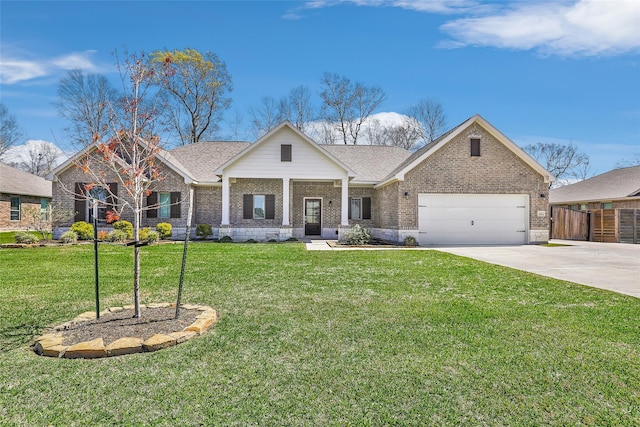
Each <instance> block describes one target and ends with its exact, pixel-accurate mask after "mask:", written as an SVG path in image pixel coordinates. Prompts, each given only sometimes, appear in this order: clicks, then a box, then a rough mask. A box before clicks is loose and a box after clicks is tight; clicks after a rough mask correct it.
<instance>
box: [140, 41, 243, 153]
mask: <svg viewBox="0 0 640 427" xmlns="http://www.w3.org/2000/svg"><path fill="white" fill-rule="evenodd" d="M149 64H150V66H151V67H152V69H153V70H154V74H153V82H154V84H156V85H157V86H158V87H159V88H160V94H161V96H162V98H163V100H164V101H165V103H166V108H165V109H164V119H165V121H166V124H168V125H170V127H171V128H172V129H173V130H174V131H175V132H176V134H177V135H178V137H179V138H180V141H181V143H182V144H183V145H186V144H190V143H194V142H198V141H201V140H203V139H206V138H210V137H212V136H213V135H214V134H215V133H216V132H217V131H218V130H219V122H220V121H221V120H222V115H223V113H224V111H225V110H227V109H228V108H229V107H230V106H231V98H228V97H227V93H228V92H230V91H231V90H232V89H233V87H232V83H231V75H230V74H229V73H228V72H227V66H226V65H225V63H224V62H222V61H221V60H220V59H219V58H218V56H217V55H215V54H214V53H211V52H206V53H205V54H204V55H203V54H202V53H200V52H199V51H197V50H196V49H191V48H186V49H184V50H177V49H176V50H157V51H154V52H152V53H151V54H150V61H149Z"/></svg>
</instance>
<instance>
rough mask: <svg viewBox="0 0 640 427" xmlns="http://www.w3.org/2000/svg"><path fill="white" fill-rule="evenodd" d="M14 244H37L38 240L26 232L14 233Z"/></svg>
mask: <svg viewBox="0 0 640 427" xmlns="http://www.w3.org/2000/svg"><path fill="white" fill-rule="evenodd" d="M15 239H16V243H28V244H32V243H37V242H38V238H37V237H36V236H34V235H33V234H31V233H29V232H28V231H16V234H15Z"/></svg>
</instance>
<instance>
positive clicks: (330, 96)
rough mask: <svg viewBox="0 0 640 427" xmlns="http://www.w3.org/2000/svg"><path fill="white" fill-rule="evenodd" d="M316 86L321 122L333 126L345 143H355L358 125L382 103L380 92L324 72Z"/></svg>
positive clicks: (359, 126) (381, 91) (358, 132)
mask: <svg viewBox="0 0 640 427" xmlns="http://www.w3.org/2000/svg"><path fill="white" fill-rule="evenodd" d="M320 84H321V85H322V87H323V89H322V92H320V97H321V98H322V102H323V105H322V112H323V116H324V117H323V119H324V120H325V121H327V122H329V123H333V124H335V126H336V127H337V129H338V132H339V133H340V136H341V137H342V141H343V142H344V143H345V144H354V145H355V144H357V143H358V136H359V134H360V129H361V127H362V123H363V122H364V121H365V120H366V119H367V118H368V117H369V116H370V115H371V114H372V113H373V112H374V111H375V109H376V108H377V107H378V106H379V105H380V104H381V103H382V102H383V101H384V100H385V98H386V95H385V93H384V91H383V90H382V89H381V88H379V87H377V86H365V85H364V84H362V83H359V82H357V83H353V82H351V80H350V79H348V78H347V77H344V76H339V75H338V74H334V73H324V75H323V76H322V79H321V80H320Z"/></svg>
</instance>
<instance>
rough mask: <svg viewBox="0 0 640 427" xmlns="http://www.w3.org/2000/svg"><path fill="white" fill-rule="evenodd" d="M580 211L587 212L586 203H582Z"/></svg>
mask: <svg viewBox="0 0 640 427" xmlns="http://www.w3.org/2000/svg"><path fill="white" fill-rule="evenodd" d="M580 210H581V211H586V210H587V204H586V203H582V204H581V205H580Z"/></svg>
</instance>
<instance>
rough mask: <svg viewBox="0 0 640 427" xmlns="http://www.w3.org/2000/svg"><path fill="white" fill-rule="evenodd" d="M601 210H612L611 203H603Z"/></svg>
mask: <svg viewBox="0 0 640 427" xmlns="http://www.w3.org/2000/svg"><path fill="white" fill-rule="evenodd" d="M602 209H613V202H607V203H603V204H602Z"/></svg>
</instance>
